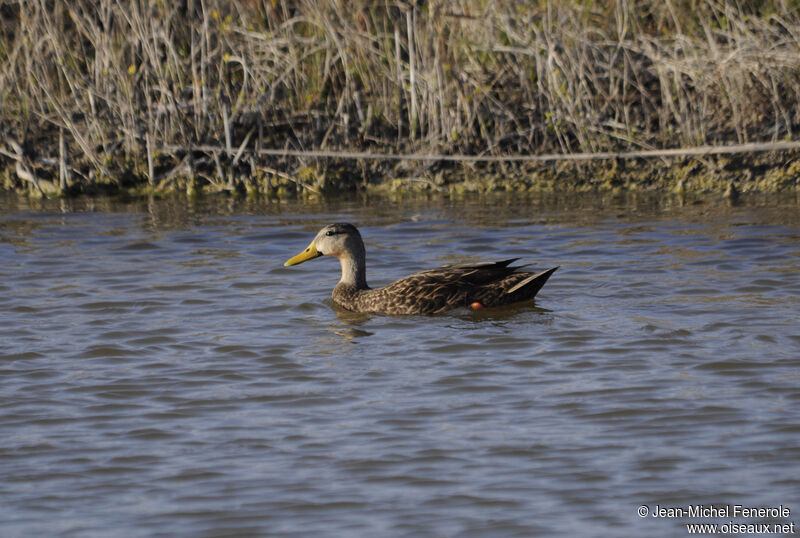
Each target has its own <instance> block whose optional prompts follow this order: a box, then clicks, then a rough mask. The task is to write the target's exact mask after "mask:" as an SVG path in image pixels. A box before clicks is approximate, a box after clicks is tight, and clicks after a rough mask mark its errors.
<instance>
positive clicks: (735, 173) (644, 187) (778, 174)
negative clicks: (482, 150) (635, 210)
mask: <svg viewBox="0 0 800 538" xmlns="http://www.w3.org/2000/svg"><path fill="white" fill-rule="evenodd" d="M282 165H283V166H282V168H284V169H286V170H293V172H292V173H285V172H282V171H281V170H280V169H278V166H277V165H274V164H273V165H272V166H271V167H266V166H261V165H259V164H257V163H256V162H255V159H251V160H250V163H249V165H248V166H246V167H239V168H237V169H234V168H233V167H230V168H229V170H228V171H227V172H225V171H222V170H221V169H217V170H214V169H211V168H209V167H206V168H205V169H204V168H201V167H196V168H193V169H182V170H179V171H178V172H177V173H175V170H178V169H179V167H178V166H175V165H174V163H170V162H169V161H168V160H167V159H162V160H161V162H160V163H159V166H158V168H157V170H158V174H157V177H158V179H157V180H156V181H153V182H150V181H149V180H148V176H147V174H146V173H143V167H142V166H139V165H136V164H132V163H130V162H126V163H121V164H120V165H119V166H118V169H117V170H116V171H114V172H111V173H109V171H108V170H106V174H101V173H99V172H96V171H93V170H90V169H89V170H85V171H84V173H83V174H82V176H81V177H75V176H73V180H72V181H70V182H69V183H68V185H67V187H66V189H61V188H59V186H58V182H57V181H56V180H55V179H54V178H53V171H52V170H47V169H41V170H38V174H37V175H38V186H35V185H33V184H32V183H31V182H28V181H24V180H22V179H20V178H19V177H17V174H15V171H14V167H13V166H12V165H11V164H10V163H6V166H5V168H4V169H3V171H2V173H0V179H2V183H1V184H2V187H3V189H5V190H9V191H15V192H19V193H26V194H27V195H29V196H32V197H41V196H47V197H51V196H55V197H57V196H74V195H108V194H128V195H144V194H172V193H185V194H186V195H188V196H196V195H200V194H204V193H219V192H227V193H233V194H240V195H247V196H266V197H270V198H288V197H297V196H300V197H305V196H334V195H340V194H346V193H354V192H367V193H376V194H380V193H393V194H402V193H406V192H407V193H415V192H431V193H442V194H452V195H460V194H468V193H493V192H511V193H514V192H516V193H524V192H545V193H546V192H565V193H569V192H663V193H668V192H676V193H694V194H705V193H718V194H720V195H727V196H730V195H731V193H764V194H768V193H786V192H793V191H797V190H798V188H800V152H798V151H776V152H765V153H750V154H739V155H723V156H703V157H692V158H681V159H678V158H670V159H667V158H662V159H643V158H636V159H633V158H631V159H604V160H593V161H557V162H552V163H531V162H525V163H508V162H501V163H493V162H489V163H452V162H432V163H419V162H412V161H393V162H385V161H380V160H371V161H364V160H355V159H331V160H320V161H318V162H317V163H315V164H313V165H308V164H307V165H304V166H299V167H298V166H296V163H292V162H291V161H290V160H288V159H286V160H284V162H283V163H282ZM292 165H294V166H292ZM109 169H111V167H110V166H109ZM219 171H222V172H223V175H227V177H226V178H222V179H221V178H220V177H219V175H216V174H215V172H219ZM190 172H191V173H190Z"/></svg>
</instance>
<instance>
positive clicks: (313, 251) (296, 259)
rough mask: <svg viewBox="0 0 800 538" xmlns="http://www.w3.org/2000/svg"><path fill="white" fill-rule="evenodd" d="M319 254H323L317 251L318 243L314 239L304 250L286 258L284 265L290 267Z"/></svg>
mask: <svg viewBox="0 0 800 538" xmlns="http://www.w3.org/2000/svg"><path fill="white" fill-rule="evenodd" d="M319 256H322V254H321V253H319V252H318V251H317V245H316V244H314V241H312V242H311V244H310V245H308V247H307V248H306V249H305V250H304V251H303V252H301V253H300V254H298V255H297V256H293V257H291V258H289V259H288V260H286V263H284V264H283V266H284V267H289V266H290V265H297V264H298V263H303V262H307V261H308V260H312V259H314V258H317V257H319Z"/></svg>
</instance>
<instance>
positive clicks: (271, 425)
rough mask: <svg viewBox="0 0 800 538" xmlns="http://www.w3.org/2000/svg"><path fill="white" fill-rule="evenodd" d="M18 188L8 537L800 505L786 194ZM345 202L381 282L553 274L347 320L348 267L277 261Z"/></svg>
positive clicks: (579, 519)
mask: <svg viewBox="0 0 800 538" xmlns="http://www.w3.org/2000/svg"><path fill="white" fill-rule="evenodd" d="M27 204H28V203H27V202H23V201H20V200H14V199H2V200H0V297H1V298H2V301H0V344H1V345H0V395H1V396H2V397H1V398H0V432H2V435H0V477H2V480H0V536H3V537H28V536H81V537H83V536H97V537H107V536H280V535H285V536H534V535H571V536H644V535H651V536H684V535H686V530H685V528H683V527H682V526H681V523H682V522H683V521H685V520H683V519H668V518H661V519H658V518H652V517H646V518H641V517H639V516H638V515H637V509H638V508H639V507H640V506H641V505H647V506H648V507H652V508H654V507H655V506H656V505H660V506H689V505H694V504H704V505H728V504H730V505H733V504H743V505H745V506H748V505H749V506H778V505H781V504H782V505H783V506H787V507H789V508H790V509H791V517H789V518H788V519H783V520H781V521H784V520H785V521H795V522H798V523H800V493H798V492H800V412H798V408H799V407H800V216H798V205H797V202H796V200H794V199H792V200H788V201H787V200H782V201H780V200H778V201H775V200H771V201H765V200H757V201H745V202H744V203H742V204H741V205H738V206H730V205H726V204H724V203H718V202H714V201H704V202H702V203H681V202H680V201H678V200H669V201H661V202H659V201H654V200H635V199H633V200H631V199H628V200H615V199H600V198H598V199H586V200H583V199H579V200H574V199H573V200H570V199H552V200H545V201H542V200H510V199H496V200H473V201H461V202H453V201H401V202H391V201H371V202H348V203H326V204H321V203H318V204H313V203H306V204H299V203H297V204H276V203H267V202H262V203H248V202H245V201H235V200H230V199H209V200H205V201H200V202H195V203H189V202H186V201H160V202H159V201H149V202H148V201H141V202H132V203H128V204H123V203H114V202H110V201H90V202H87V201H75V202H42V203H39V204H38V205H36V206H35V207H31V206H29V205H27ZM335 221H351V222H354V223H356V224H357V225H359V226H360V228H361V231H362V234H363V236H364V238H365V241H366V244H367V251H368V278H369V281H370V283H371V284H372V285H380V284H383V283H388V282H389V281H391V280H392V279H395V278H398V277H400V276H403V275H405V274H408V273H410V272H413V271H416V270H420V269H423V268H427V267H431V266H434V265H437V264H440V263H446V262H458V261H465V260H468V259H475V258H479V259H485V260H492V259H503V258H509V257H521V258H523V259H524V260H525V261H526V262H528V263H530V264H531V266H532V268H533V269H544V268H548V267H552V266H555V265H560V266H561V269H560V270H559V271H558V272H556V273H555V275H554V276H553V277H552V278H551V280H550V281H549V282H548V284H547V285H546V286H545V287H544V288H543V290H542V291H541V292H540V294H539V297H538V298H537V300H536V303H535V305H530V304H529V305H524V306H521V307H519V306H518V307H510V308H505V309H498V310H492V309H487V310H482V311H477V312H471V311H466V310H464V311H455V312H452V313H449V314H445V315H440V316H435V317H388V316H378V315H359V314H353V313H349V312H345V311H342V310H340V309H339V308H337V307H335V306H334V305H333V304H332V303H331V301H330V299H329V298H328V297H329V294H330V290H331V289H332V287H333V285H334V284H335V282H336V280H337V279H338V264H337V263H336V261H335V260H333V259H329V258H320V259H318V260H313V261H311V262H308V263H306V264H303V265H301V266H297V267H291V268H285V267H283V266H282V264H283V262H284V261H285V260H286V259H287V258H288V257H290V256H292V255H294V254H295V253H297V252H299V251H300V250H301V249H303V248H304V247H305V246H306V245H307V244H308V242H309V241H310V240H311V238H312V237H313V234H314V233H315V232H316V230H317V229H318V228H319V227H320V226H322V225H323V224H326V223H329V222H335ZM728 520H734V521H735V522H739V523H745V522H748V521H750V522H753V521H755V522H758V521H764V520H763V519H744V518H738V519H735V518H727V519H723V520H720V522H724V521H728ZM710 521H716V520H713V519H712V520H710ZM797 531H798V532H800V525H798V528H797Z"/></svg>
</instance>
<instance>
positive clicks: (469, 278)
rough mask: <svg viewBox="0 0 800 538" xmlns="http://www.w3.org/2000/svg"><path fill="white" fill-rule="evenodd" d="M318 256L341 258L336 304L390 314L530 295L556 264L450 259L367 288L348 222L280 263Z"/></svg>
mask: <svg viewBox="0 0 800 538" xmlns="http://www.w3.org/2000/svg"><path fill="white" fill-rule="evenodd" d="M320 256H333V257H334V258H338V259H339V263H340V264H341V268H342V276H341V279H340V280H339V283H338V284H336V286H335V287H334V288H333V293H332V294H331V297H332V299H333V301H334V302H335V303H336V304H338V305H339V306H341V307H343V308H345V309H346V310H350V311H353V312H361V313H376V314H390V315H431V314H439V313H442V312H446V311H448V310H453V309H457V308H464V307H466V308H472V309H479V308H489V307H496V306H503V305H508V304H512V303H518V302H523V301H530V300H531V299H533V298H534V297H535V296H536V294H537V293H538V292H539V290H540V289H541V288H542V286H544V284H545V282H547V279H549V278H550V276H551V275H552V274H553V273H554V272H555V271H556V270H557V269H558V267H553V268H552V269H548V270H546V271H542V272H540V273H529V272H525V271H521V270H520V269H522V268H523V267H524V266H513V265H512V264H513V263H514V262H516V261H517V260H518V259H519V258H511V259H508V260H502V261H497V262H488V263H462V264H450V265H443V266H441V267H437V268H434V269H428V270H426V271H421V272H419V273H414V274H412V275H409V276H407V277H404V278H401V279H400V280H398V281H396V282H393V283H392V284H389V285H387V286H383V287H381V288H370V287H369V286H368V285H367V268H366V259H367V256H366V249H365V247H364V241H363V239H362V238H361V233H360V232H359V231H358V228H356V227H355V226H354V225H352V224H350V223H347V222H340V223H335V224H328V225H327V226H325V227H323V228H322V229H321V230H320V231H319V232H318V233H317V235H316V237H314V240H313V241H311V243H310V244H309V245H308V247H306V249H305V250H303V251H302V252H300V253H299V254H297V255H296V256H293V257H291V258H289V259H288V260H287V261H286V262H285V263H284V264H283V265H284V266H285V267H290V266H293V265H298V264H301V263H304V262H307V261H309V260H312V259H314V258H318V257H320Z"/></svg>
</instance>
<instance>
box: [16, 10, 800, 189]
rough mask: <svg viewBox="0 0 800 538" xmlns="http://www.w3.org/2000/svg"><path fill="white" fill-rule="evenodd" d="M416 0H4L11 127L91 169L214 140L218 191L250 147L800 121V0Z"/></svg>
mask: <svg viewBox="0 0 800 538" xmlns="http://www.w3.org/2000/svg"><path fill="white" fill-rule="evenodd" d="M421 4H422V5H421V6H418V7H411V8H410V7H408V6H407V5H405V4H400V3H398V4H392V3H386V2H367V1H364V0H351V1H350V2H343V1H341V0H321V1H313V2H312V1H310V0H297V1H294V2H278V1H277V0H275V1H256V0H239V1H236V2H224V1H222V0H185V1H183V2H168V1H162V0H150V1H146V0H138V1H137V0H116V1H115V0H99V1H89V0H71V1H66V2H60V1H53V0H25V1H21V0H20V1H11V0H0V16H2V22H1V23H0V24H2V32H0V126H1V127H2V129H3V131H4V132H6V133H10V135H11V136H13V137H14V138H16V139H17V140H19V141H20V142H22V144H23V146H25V148H26V150H27V151H28V152H30V153H32V154H36V155H39V156H49V157H53V158H57V157H58V142H57V140H58V134H59V132H63V133H64V134H65V141H66V148H67V149H66V153H67V154H68V155H69V161H70V163H72V164H71V168H72V171H73V172H74V173H75V174H78V175H81V174H82V175H83V176H85V178H86V180H90V178H91V177H100V176H107V177H112V178H120V177H124V176H125V174H126V173H127V174H128V176H130V177H133V178H134V179H137V178H138V179H139V180H140V179H142V178H145V177H147V176H148V175H150V176H152V175H153V174H154V173H155V172H153V169H154V168H153V164H152V162H151V164H150V167H149V169H150V172H147V169H148V167H147V157H146V153H147V151H146V148H147V147H148V143H147V141H148V140H149V141H150V146H151V147H152V148H159V147H163V146H165V145H177V146H181V147H190V146H195V145H199V144H214V145H219V146H220V147H224V148H227V149H226V151H223V152H220V153H219V154H214V155H209V156H208V160H207V162H206V161H204V160H203V156H198V155H193V156H192V159H190V162H189V165H190V166H194V167H195V169H200V168H202V167H203V166H204V162H205V163H206V164H207V165H208V166H207V168H209V169H211V170H212V171H213V172H211V173H209V181H212V182H219V183H220V184H222V183H225V182H231V181H233V179H234V169H235V168H236V167H241V166H242V165H243V163H245V162H246V161H247V158H248V157H247V151H246V149H247V148H251V149H252V148H258V147H287V148H293V149H312V148H329V149H330V148H349V149H362V148H366V147H373V148H380V149H383V150H387V149H388V150H393V149H394V150H403V151H431V150H435V151H442V152H447V153H466V154H496V155H502V154H510V153H540V152H586V151H607V150H624V149H640V148H653V147H664V148H666V147H679V146H687V145H697V144H714V143H726V142H738V143H742V142H748V141H764V140H786V139H791V138H792V137H794V136H796V133H797V130H798V129H799V128H800V4H798V1H797V0H769V1H767V0H765V1H761V2H758V1H750V2H743V1H738V2H733V1H723V0H711V1H707V2H699V1H696V0H666V2H652V1H643V0H639V1H637V0H617V1H616V2H609V3H595V2H592V1H590V0H571V1H568V2H553V1H547V2H546V1H538V2H521V1H498V2H484V1H478V0H460V1H453V2H444V1H442V0H433V1H429V2H427V3H421ZM151 155H152V152H151ZM178 157H183V155H179V156H178ZM160 162H162V163H163V159H161V161H160ZM78 163H80V164H78ZM250 163H251V167H255V163H254V162H253V159H250ZM92 174H94V175H98V174H99V175H100V176H92ZM151 179H152V177H151Z"/></svg>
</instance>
